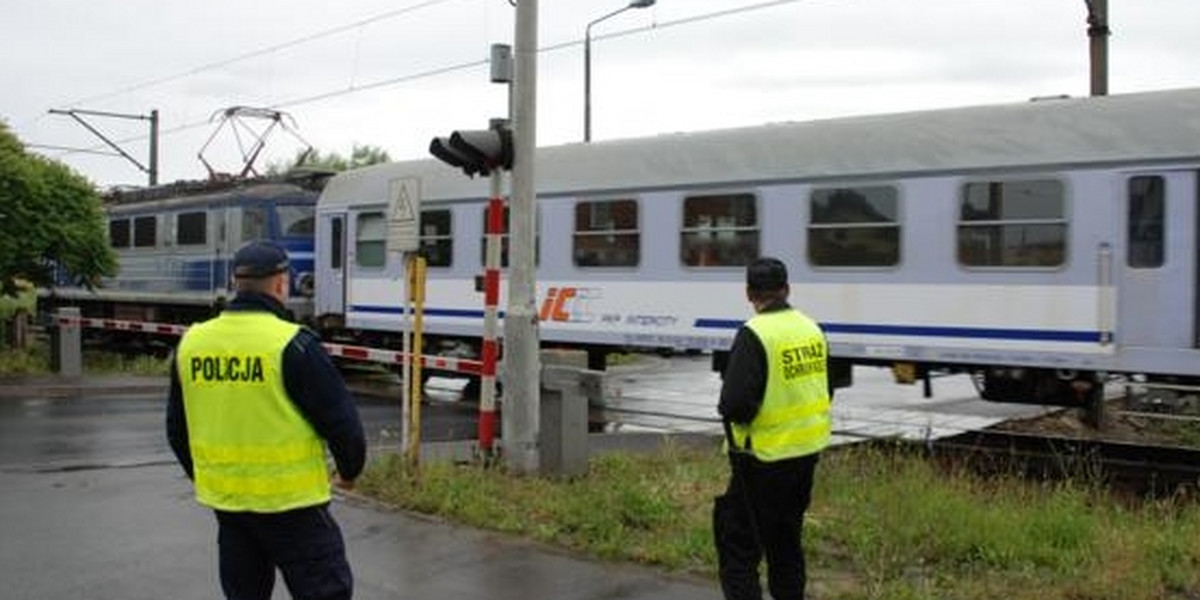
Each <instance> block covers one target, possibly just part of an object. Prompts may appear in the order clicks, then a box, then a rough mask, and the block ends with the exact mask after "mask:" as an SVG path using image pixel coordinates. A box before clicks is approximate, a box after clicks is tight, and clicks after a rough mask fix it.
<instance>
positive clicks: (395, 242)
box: [387, 177, 421, 252]
mask: <svg viewBox="0 0 1200 600" xmlns="http://www.w3.org/2000/svg"><path fill="white" fill-rule="evenodd" d="M420 211H421V180H420V179H417V178H416V177H399V178H396V179H393V180H391V181H389V182H388V211H387V249H388V251H389V252H416V251H417V249H418V248H420V247H421V232H420V227H419V226H420V221H421V219H420V215H421V212H420Z"/></svg>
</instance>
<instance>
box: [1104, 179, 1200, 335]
mask: <svg viewBox="0 0 1200 600" xmlns="http://www.w3.org/2000/svg"><path fill="white" fill-rule="evenodd" d="M1123 195H1124V197H1123V199H1122V202H1121V204H1122V208H1121V214H1122V216H1123V219H1122V220H1121V222H1123V223H1124V228H1125V231H1124V232H1123V233H1124V238H1125V251H1124V253H1123V256H1122V255H1117V256H1114V263H1115V266H1116V267H1117V269H1118V272H1119V273H1121V275H1120V279H1119V281H1118V285H1119V296H1118V301H1117V306H1118V309H1117V310H1118V325H1117V327H1118V331H1117V336H1118V337H1117V341H1118V343H1119V344H1121V345H1122V346H1123V347H1127V348H1139V347H1140V348H1155V349H1159V350H1168V351H1169V350H1183V349H1191V348H1196V347H1198V345H1197V342H1198V340H1197V330H1196V328H1197V325H1198V321H1197V319H1198V318H1200V305H1198V304H1197V302H1198V294H1197V291H1198V290H1197V285H1198V281H1197V277H1198V275H1200V273H1198V271H1197V270H1198V268H1200V256H1197V244H1196V236H1197V233H1198V231H1197V229H1198V223H1197V218H1198V213H1197V206H1196V205H1197V188H1196V173H1195V172H1194V171H1161V172H1143V173H1132V174H1128V175H1127V176H1126V177H1125V181H1124V194H1123Z"/></svg>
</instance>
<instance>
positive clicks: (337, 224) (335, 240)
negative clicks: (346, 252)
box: [329, 217, 346, 269]
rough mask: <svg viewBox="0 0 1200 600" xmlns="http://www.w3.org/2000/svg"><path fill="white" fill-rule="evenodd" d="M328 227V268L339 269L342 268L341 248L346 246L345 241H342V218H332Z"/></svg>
mask: <svg viewBox="0 0 1200 600" xmlns="http://www.w3.org/2000/svg"><path fill="white" fill-rule="evenodd" d="M329 225H330V235H329V238H330V239H329V245H330V248H329V267H330V268H331V269H340V268H342V248H344V247H345V245H346V244H345V240H343V239H342V218H341V217H334V218H333V220H332V222H330V224H329Z"/></svg>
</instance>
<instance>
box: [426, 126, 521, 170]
mask: <svg viewBox="0 0 1200 600" xmlns="http://www.w3.org/2000/svg"><path fill="white" fill-rule="evenodd" d="M429 152H430V154H433V155H434V156H436V157H437V158H438V159H439V160H441V161H442V162H444V163H446V164H448V165H450V166H452V167H458V168H460V169H462V170H463V173H466V174H467V175H469V176H471V177H474V176H475V175H476V174H479V175H490V174H491V173H492V171H493V170H496V169H504V170H507V169H511V168H512V161H513V148H512V131H511V130H510V129H508V128H507V127H497V128H494V129H482V130H464V131H455V132H452V133H451V134H450V137H448V138H444V137H436V138H433V140H432V141H430V142H429Z"/></svg>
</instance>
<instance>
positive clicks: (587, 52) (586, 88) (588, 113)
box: [583, 0, 654, 142]
mask: <svg viewBox="0 0 1200 600" xmlns="http://www.w3.org/2000/svg"><path fill="white" fill-rule="evenodd" d="M653 5H654V0H630V2H629V4H628V5H626V6H623V7H621V8H618V9H617V10H614V11H612V12H610V13H608V14H607V15H604V16H603V17H600V18H599V19H596V20H594V21H592V22H591V23H588V24H587V29H586V30H584V36H583V141H585V142H590V141H592V25H595V24H596V23H599V22H600V21H603V20H605V19H607V18H609V17H615V16H617V15H619V14H621V13H623V12H625V11H627V10H629V9H631V8H646V7H647V6H653Z"/></svg>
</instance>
